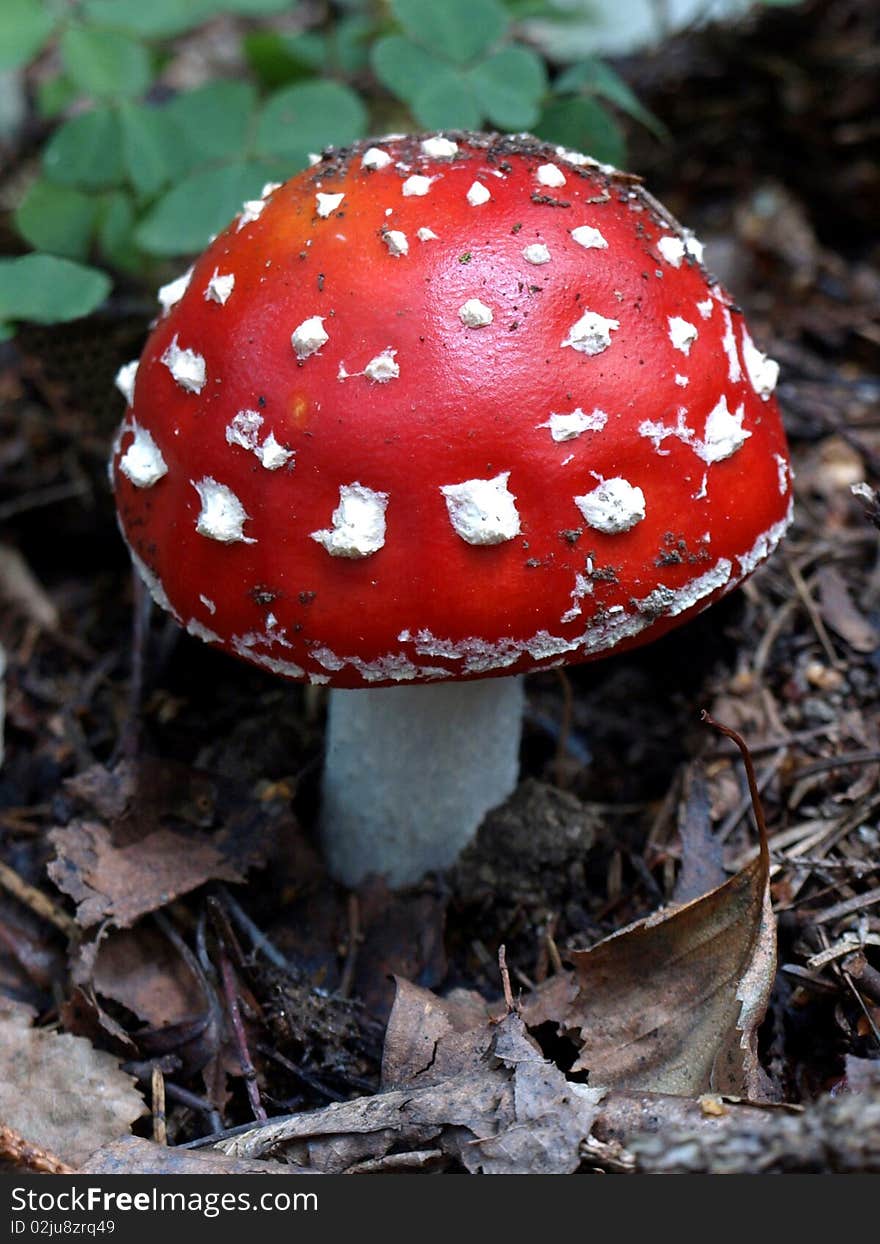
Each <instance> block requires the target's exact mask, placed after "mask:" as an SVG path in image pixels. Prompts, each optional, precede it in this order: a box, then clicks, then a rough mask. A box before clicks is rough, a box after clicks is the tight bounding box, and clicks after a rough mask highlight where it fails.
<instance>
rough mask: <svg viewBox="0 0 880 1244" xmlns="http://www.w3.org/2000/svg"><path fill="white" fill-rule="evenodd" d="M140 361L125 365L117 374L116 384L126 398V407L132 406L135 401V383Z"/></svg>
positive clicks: (135, 360) (133, 360)
mask: <svg viewBox="0 0 880 1244" xmlns="http://www.w3.org/2000/svg"><path fill="white" fill-rule="evenodd" d="M139 361H140V360H139V359H132V361H131V362H130V363H124V364H123V365H122V367H120V369H119V371H118V372H117V373H116V379H115V381H114V384H115V385H116V387H117V389H118V390H119V392H120V393H121V394H122V396H123V397H124V398H125V402H126V405H128V406H131V404H132V402H133V401H134V382H135V379H136V377H137V370H138V363H139Z"/></svg>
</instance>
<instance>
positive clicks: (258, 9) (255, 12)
mask: <svg viewBox="0 0 880 1244" xmlns="http://www.w3.org/2000/svg"><path fill="white" fill-rule="evenodd" d="M218 7H219V8H221V9H225V10H226V11H227V12H229V13H240V14H241V16H242V17H271V16H272V15H273V14H275V13H284V12H286V11H287V10H288V9H290V8H292V7H293V6H292V5H291V2H290V0H223V3H222V4H220V5H218Z"/></svg>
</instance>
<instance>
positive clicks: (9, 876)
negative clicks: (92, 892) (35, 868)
mask: <svg viewBox="0 0 880 1244" xmlns="http://www.w3.org/2000/svg"><path fill="white" fill-rule="evenodd" d="M0 886H2V887H3V889H4V890H6V892H7V893H8V894H11V895H12V896H13V897H14V898H17V899H18V901H19V902H20V903H24V905H25V907H29V908H30V909H31V911H32V912H35V914H36V915H38V916H41V917H42V919H43V920H48V922H49V923H50V924H54V925H55V928H56V929H59V930H60V932H62V933H63V934H64V936H65V937H68V938H70V940H71V941H73V940H75V939H77V938H78V937H79V935H80V927H79V925H78V924H77V923H76V921H75V920H74V919H73V917H72V916H68V914H67V913H66V912H64V911H62V910H61V908H60V907H57V906H56V905H55V904H54V903H53V902H52V900H51V899H50V898H49V897H48V895H46V894H44V893H43V891H42V890H38V889H37V887H36V886H32V885H30V884H29V883H28V882H27V881H25V880H24V878H22V877H19V875H18V873H17V872H16V871H15V869H14V868H10V867H9V865H8V864H4V863H3V862H2V861H0Z"/></svg>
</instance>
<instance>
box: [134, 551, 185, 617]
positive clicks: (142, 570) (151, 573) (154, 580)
mask: <svg viewBox="0 0 880 1244" xmlns="http://www.w3.org/2000/svg"><path fill="white" fill-rule="evenodd" d="M128 551H129V553H130V554H131V561H132V565H133V566H134V568H135V570H136V571H137V572H138V574H139V575H140V577H141V579H142V580H143V581H144V584H145V585H146V588H147V591H148V592H149V593H150V595H151V596H152V598H153V600H154V601H155V602H156V604H157V605H158V606H159V608H160V609H164V610H165V612H166V613H170V614H171V616H172V618H178V620H179V615H178V613H177V610H176V609H175V608H174V606H173V605H172V603H171V601H170V600H169V599H168V593H167V592H166V591H165V588H164V587H163V585H162V580H161V579H160V578H159V576H158V575H157V574H156V572H155V570H151V569H150V567H149V566H148V565H147V563H146V562H145V561H142V559H141V558H140V557H138V555H137V553H136V552H135V551H134V549H133V548H131V546H129V550H128Z"/></svg>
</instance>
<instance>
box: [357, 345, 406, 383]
mask: <svg viewBox="0 0 880 1244" xmlns="http://www.w3.org/2000/svg"><path fill="white" fill-rule="evenodd" d="M396 354H397V351H396V350H383V351H382V353H381V354H377V355H376V357H375V358H371V359H370V361H369V363H367V365H366V367H365V368H364V375H365V376H366V377H367V379H368V380H375V381H377V382H378V383H379V384H387V383H388V381H389V380H396V379H397V377H398V376H399V375H400V367H399V365H398V363H397V362H396V360H395V357H394V356H395V355H396Z"/></svg>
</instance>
